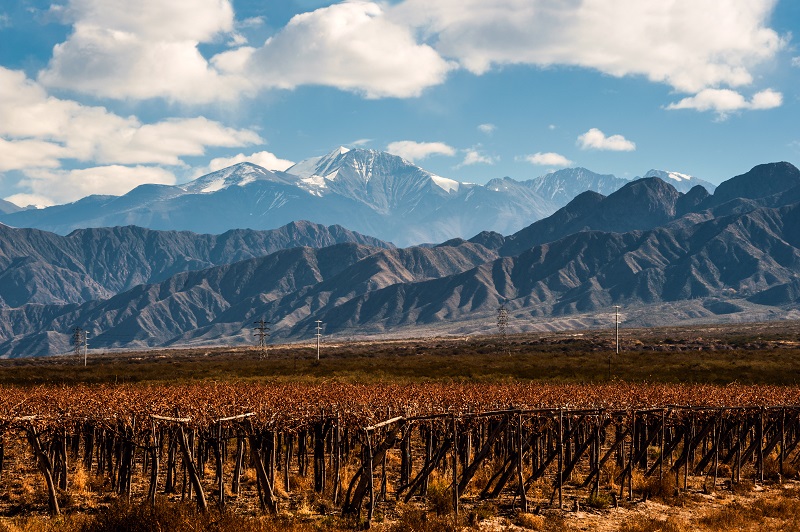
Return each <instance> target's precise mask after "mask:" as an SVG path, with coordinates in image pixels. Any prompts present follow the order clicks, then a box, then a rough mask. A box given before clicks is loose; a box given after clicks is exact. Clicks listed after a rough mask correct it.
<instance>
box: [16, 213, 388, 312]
mask: <svg viewBox="0 0 800 532" xmlns="http://www.w3.org/2000/svg"><path fill="white" fill-rule="evenodd" d="M344 242H353V243H357V244H363V245H368V246H373V247H392V246H391V245H390V244H386V243H384V242H382V241H380V240H378V239H375V238H372V237H367V236H363V235H360V234H358V233H354V232H352V231H349V230H347V229H345V228H343V227H340V226H330V227H325V226H322V225H317V224H312V223H310V222H303V221H300V222H293V223H291V224H288V225H286V226H284V227H281V228H279V229H274V230H271V231H252V230H244V229H238V230H234V231H228V232H227V233H224V234H222V235H198V234H195V233H190V232H186V231H184V232H177V231H153V230H150V229H143V228H141V227H134V226H127V227H114V228H101V229H81V230H78V231H74V232H73V233H70V234H69V235H68V236H60V235H56V234H54V233H49V232H46V231H40V230H38V229H12V228H10V227H6V226H0V308H2V307H19V306H22V305H25V304H28V303H40V304H52V303H56V304H66V303H83V302H86V301H91V300H95V299H104V298H108V297H111V296H112V295H114V294H116V293H119V292H124V291H126V290H129V289H131V288H133V287H134V286H137V285H140V284H145V283H156V282H160V281H163V280H165V279H167V278H169V277H171V276H173V275H175V274H177V273H180V272H183V271H193V270H202V269H206V268H209V267H212V266H217V265H221V264H230V263H232V262H237V261H241V260H244V259H249V258H253V257H261V256H264V255H268V254H270V253H273V252H275V251H277V250H280V249H286V248H291V247H298V246H310V247H315V248H321V247H325V246H331V245H334V244H339V243H344Z"/></svg>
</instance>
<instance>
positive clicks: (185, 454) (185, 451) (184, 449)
mask: <svg viewBox="0 0 800 532" xmlns="http://www.w3.org/2000/svg"><path fill="white" fill-rule="evenodd" d="M178 443H179V444H180V447H181V455H182V458H183V463H184V465H185V466H186V472H187V473H188V475H189V482H190V483H191V484H190V485H191V486H193V487H194V490H195V492H196V493H197V495H196V497H197V507H198V508H199V509H200V511H201V512H206V511H208V502H206V494H205V492H203V486H202V484H200V478H199V477H198V476H197V469H196V468H195V466H194V459H193V457H192V452H191V450H190V449H189V442H188V441H187V439H186V432H185V431H184V430H183V424H179V425H178Z"/></svg>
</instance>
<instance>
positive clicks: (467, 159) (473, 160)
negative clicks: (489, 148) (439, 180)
mask: <svg viewBox="0 0 800 532" xmlns="http://www.w3.org/2000/svg"><path fill="white" fill-rule="evenodd" d="M464 153H465V155H464V160H463V161H461V163H459V165H458V167H462V166H470V165H473V164H494V163H495V162H496V159H495V157H492V156H490V155H486V154H485V153H483V152H481V151H480V150H478V149H476V148H470V149H468V150H464Z"/></svg>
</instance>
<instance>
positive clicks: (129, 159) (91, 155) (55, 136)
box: [0, 67, 263, 204]
mask: <svg viewBox="0 0 800 532" xmlns="http://www.w3.org/2000/svg"><path fill="white" fill-rule="evenodd" d="M261 142H263V140H262V139H261V137H259V135H258V134H257V133H255V132H254V131H252V130H248V129H235V128H230V127H226V126H223V125H222V124H220V123H218V122H215V121H212V120H208V119H207V118H204V117H195V118H180V119H167V120H162V121H160V122H155V123H152V124H144V123H142V122H140V121H139V120H138V119H137V118H136V117H134V116H128V117H122V116H119V115H117V114H114V113H112V112H110V111H108V110H107V109H105V108H104V107H97V106H87V105H83V104H80V103H78V102H75V101H72V100H63V99H59V98H55V97H53V96H50V95H48V94H47V92H46V91H45V90H44V89H43V88H42V86H41V85H39V84H38V83H36V82H34V81H31V80H30V79H28V78H26V76H25V74H24V73H22V72H19V71H14V70H9V69H6V68H3V67H0V171H8V170H19V171H21V172H23V174H24V175H25V178H24V179H23V180H22V181H21V182H20V183H19V184H18V188H19V187H22V188H23V189H24V188H26V187H27V188H28V189H30V190H29V191H23V192H20V194H23V196H20V198H22V199H20V200H19V201H27V200H25V197H27V196H25V195H26V194H27V195H33V196H36V197H37V198H38V200H37V202H36V203H37V204H46V203H47V202H43V198H44V199H47V198H49V200H48V201H51V202H52V201H55V200H57V201H71V200H72V199H76V198H77V197H80V196H82V195H85V194H88V193H101V194H119V193H124V192H127V191H128V190H130V189H131V188H133V187H135V186H137V185H139V184H142V183H146V182H153V183H171V182H174V176H173V175H172V173H171V172H169V171H167V170H164V169H161V168H155V167H152V166H146V165H152V164H162V165H168V166H183V165H184V164H185V163H184V162H183V160H182V158H183V157H187V156H198V155H203V154H204V153H205V151H206V149H207V148H208V147H229V148H231V147H240V146H247V145H252V144H258V143H261ZM64 160H72V161H77V162H81V163H89V164H90V165H92V167H90V168H87V169H76V170H69V171H66V170H59V168H60V167H61V165H62V162H63V161H64ZM122 165H137V166H122ZM106 181H107V182H106ZM33 196H31V197H33ZM29 199H30V198H28V200H29Z"/></svg>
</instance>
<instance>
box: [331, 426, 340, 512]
mask: <svg viewBox="0 0 800 532" xmlns="http://www.w3.org/2000/svg"><path fill="white" fill-rule="evenodd" d="M339 422H340V420H339V413H338V412H337V413H336V425H335V426H334V427H333V504H334V505H336V504H339V491H340V490H341V483H342V473H341V471H340V469H341V462H342V451H341V448H342V436H341V431H340V428H339Z"/></svg>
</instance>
